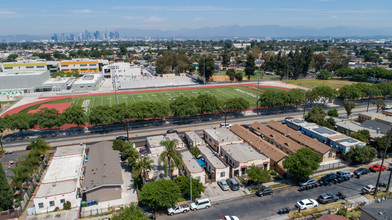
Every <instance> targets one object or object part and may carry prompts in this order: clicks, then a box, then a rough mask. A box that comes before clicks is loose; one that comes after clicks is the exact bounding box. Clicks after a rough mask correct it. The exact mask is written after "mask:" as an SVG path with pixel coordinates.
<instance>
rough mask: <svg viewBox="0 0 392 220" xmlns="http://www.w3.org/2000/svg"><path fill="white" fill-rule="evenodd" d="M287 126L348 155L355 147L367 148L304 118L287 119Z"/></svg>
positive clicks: (356, 141) (361, 143)
mask: <svg viewBox="0 0 392 220" xmlns="http://www.w3.org/2000/svg"><path fill="white" fill-rule="evenodd" d="M285 123H286V124H287V126H289V127H291V128H294V129H296V130H300V131H301V133H304V134H306V135H307V136H309V137H311V138H316V139H317V140H319V141H320V142H322V143H325V144H327V145H329V146H331V147H334V148H336V149H338V150H341V151H342V152H344V153H347V152H348V150H349V149H350V148H351V147H353V146H365V145H366V143H364V142H361V141H358V140H356V139H353V138H350V137H348V136H346V135H344V134H342V133H339V132H337V131H334V130H331V129H329V128H326V127H322V126H319V125H317V124H315V123H309V122H306V121H304V120H303V119H302V118H297V119H286V121H285Z"/></svg>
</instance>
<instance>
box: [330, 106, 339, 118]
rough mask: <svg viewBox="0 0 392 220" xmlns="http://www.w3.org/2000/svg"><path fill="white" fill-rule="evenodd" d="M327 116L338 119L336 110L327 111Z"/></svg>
mask: <svg viewBox="0 0 392 220" xmlns="http://www.w3.org/2000/svg"><path fill="white" fill-rule="evenodd" d="M328 116H331V117H336V118H338V117H339V113H338V110H337V109H336V108H333V109H330V110H328Z"/></svg>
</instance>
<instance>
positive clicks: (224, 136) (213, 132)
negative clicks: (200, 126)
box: [204, 128, 242, 143]
mask: <svg viewBox="0 0 392 220" xmlns="http://www.w3.org/2000/svg"><path fill="white" fill-rule="evenodd" d="M204 132H205V133H207V134H208V135H209V136H210V137H211V138H213V139H214V140H216V141H218V142H219V143H225V142H236V141H242V139H241V138H239V137H238V136H237V135H235V134H234V133H233V132H231V131H230V130H229V129H227V128H216V129H204Z"/></svg>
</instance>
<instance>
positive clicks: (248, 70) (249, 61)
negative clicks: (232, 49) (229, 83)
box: [245, 53, 256, 79]
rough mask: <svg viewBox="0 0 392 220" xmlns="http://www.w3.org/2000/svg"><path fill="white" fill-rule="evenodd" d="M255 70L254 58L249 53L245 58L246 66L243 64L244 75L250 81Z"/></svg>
mask: <svg viewBox="0 0 392 220" xmlns="http://www.w3.org/2000/svg"><path fill="white" fill-rule="evenodd" d="M255 70H256V64H255V57H254V56H253V55H252V54H251V53H249V54H248V55H247V58H246V64H245V75H247V76H248V79H250V76H253V75H255Z"/></svg>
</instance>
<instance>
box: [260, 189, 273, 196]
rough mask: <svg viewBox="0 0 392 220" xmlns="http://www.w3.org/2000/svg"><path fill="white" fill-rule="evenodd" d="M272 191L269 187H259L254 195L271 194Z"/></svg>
mask: <svg viewBox="0 0 392 220" xmlns="http://www.w3.org/2000/svg"><path fill="white" fill-rule="evenodd" d="M272 193H274V192H273V191H272V189H271V187H263V188H262V189H259V190H258V191H257V192H256V196H260V197H261V196H266V195H272Z"/></svg>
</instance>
